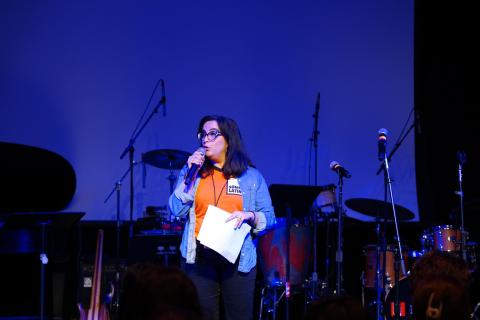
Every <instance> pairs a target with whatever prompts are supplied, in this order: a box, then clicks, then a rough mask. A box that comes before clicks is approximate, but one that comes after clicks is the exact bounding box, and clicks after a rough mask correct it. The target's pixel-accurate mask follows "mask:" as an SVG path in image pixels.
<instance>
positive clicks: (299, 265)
mask: <svg viewBox="0 0 480 320" xmlns="http://www.w3.org/2000/svg"><path fill="white" fill-rule="evenodd" d="M286 240H287V226H286V222H285V219H282V218H277V224H276V225H275V227H274V228H273V229H271V230H269V231H268V232H267V233H266V234H265V235H263V236H261V237H260V239H259V242H258V249H259V265H260V268H261V270H262V272H263V275H264V278H265V282H266V284H267V285H269V286H275V285H284V284H285V282H286V274H287V272H286V270H287V269H286V261H287V241H286ZM311 248H312V230H311V228H310V227H308V226H303V225H299V224H294V225H291V226H290V285H292V286H301V285H302V284H303V282H304V281H305V280H306V278H307V276H308V272H309V269H310V268H309V267H310V261H311V257H312V254H311V252H312V251H311Z"/></svg>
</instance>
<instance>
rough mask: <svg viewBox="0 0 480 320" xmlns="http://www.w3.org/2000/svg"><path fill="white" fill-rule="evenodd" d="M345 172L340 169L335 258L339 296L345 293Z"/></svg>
mask: <svg viewBox="0 0 480 320" xmlns="http://www.w3.org/2000/svg"><path fill="white" fill-rule="evenodd" d="M343 176H344V175H343V174H342V173H341V171H340V170H339V171H338V202H337V203H338V204H337V211H338V218H337V219H338V231H337V232H338V239H337V252H336V255H335V260H336V262H337V283H336V291H337V292H336V293H337V296H340V295H342V293H343Z"/></svg>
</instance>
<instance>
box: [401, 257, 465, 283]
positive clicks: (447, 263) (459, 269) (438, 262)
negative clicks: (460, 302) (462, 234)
mask: <svg viewBox="0 0 480 320" xmlns="http://www.w3.org/2000/svg"><path fill="white" fill-rule="evenodd" d="M433 276H447V277H451V278H454V279H456V280H457V281H459V282H461V283H464V284H466V285H467V284H468V282H469V281H470V271H469V270H468V266H467V264H466V263H465V261H463V259H462V258H460V257H458V256H457V255H455V254H453V253H450V252H446V251H438V250H433V251H429V252H427V253H426V254H424V255H423V256H422V257H421V258H420V259H418V260H417V262H416V263H415V264H414V265H413V269H412V272H411V273H410V277H409V279H410V280H409V281H410V286H411V288H412V291H414V290H415V288H416V286H417V284H418V283H419V282H420V281H422V280H424V279H426V278H430V277H433Z"/></svg>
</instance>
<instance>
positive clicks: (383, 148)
mask: <svg viewBox="0 0 480 320" xmlns="http://www.w3.org/2000/svg"><path fill="white" fill-rule="evenodd" d="M387 136H388V130H387V129H385V128H382V129H380V130H378V160H380V161H383V160H385V154H386V153H387Z"/></svg>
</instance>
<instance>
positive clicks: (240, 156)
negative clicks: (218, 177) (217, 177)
mask: <svg viewBox="0 0 480 320" xmlns="http://www.w3.org/2000/svg"><path fill="white" fill-rule="evenodd" d="M208 121H216V122H217V124H218V128H219V129H220V132H221V133H222V136H223V137H224V138H225V141H227V143H228V148H227V153H226V157H225V164H224V165H223V175H224V176H225V178H227V179H228V178H230V177H239V176H241V175H242V174H243V173H244V172H245V171H246V170H247V168H248V167H249V166H253V165H252V162H251V161H250V158H249V157H248V155H247V152H246V150H245V146H244V145H243V141H242V135H241V134H240V129H238V125H237V123H236V122H235V120H233V119H230V118H227V117H223V116H216V115H210V116H205V117H203V118H202V119H201V120H200V123H199V124H198V130H197V133H201V132H202V130H203V125H204V124H205V122H208ZM212 170H213V163H212V162H211V161H209V160H208V159H207V161H205V165H204V166H203V167H202V170H201V171H200V173H201V175H202V177H205V176H207V175H209V174H211V173H212Z"/></svg>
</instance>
